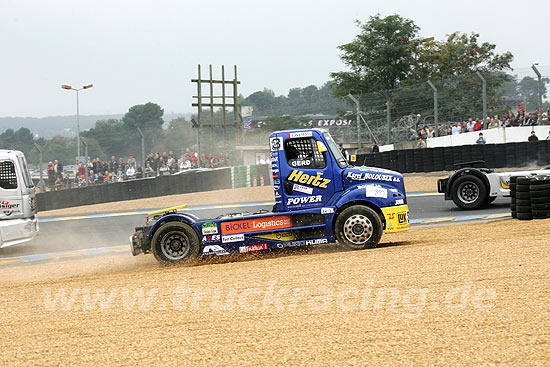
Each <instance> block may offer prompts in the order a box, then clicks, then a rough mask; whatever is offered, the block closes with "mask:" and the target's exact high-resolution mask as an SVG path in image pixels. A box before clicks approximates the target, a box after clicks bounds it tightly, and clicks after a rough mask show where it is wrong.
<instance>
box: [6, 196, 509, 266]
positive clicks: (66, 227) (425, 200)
mask: <svg viewBox="0 0 550 367" xmlns="http://www.w3.org/2000/svg"><path fill="white" fill-rule="evenodd" d="M408 205H409V209H410V219H411V223H412V224H413V225H422V224H440V223H448V222H463V221H467V220H480V219H487V218H499V217H502V216H504V215H505V214H506V213H509V199H508V198H499V199H497V200H496V201H495V202H494V203H493V204H491V205H489V206H487V207H486V208H483V209H480V210H461V209H458V208H457V207H456V206H455V205H454V204H453V202H452V201H446V200H444V199H443V196H442V195H441V194H437V193H411V194H409V195H408ZM271 207H272V203H246V204H243V203H235V204H227V205H218V206H212V205H211V206H202V207H190V208H189V210H188V211H189V212H191V213H193V214H195V215H197V216H199V217H201V218H213V217H216V216H219V215H221V214H227V213H236V212H250V213H253V212H257V211H259V210H262V209H263V210H270V209H271ZM156 209H158V208H152V209H150V210H156ZM76 210H77V209H75V211H76ZM147 211H149V210H144V211H141V212H126V213H123V212H122V213H102V214H96V215H82V216H78V215H75V216H72V217H57V218H40V235H39V236H38V237H37V238H36V239H35V240H33V241H31V242H28V243H26V244H23V245H18V246H13V247H7V248H4V249H0V260H2V259H3V260H6V259H7V258H11V257H20V256H27V258H28V259H29V261H33V260H34V258H33V256H36V257H37V258H36V259H40V256H41V255H40V254H46V253H55V252H61V251H75V250H81V251H84V252H83V253H84V254H88V255H94V254H95V253H101V252H102V251H104V250H101V249H102V248H109V247H112V248H114V247H118V248H120V247H121V246H123V245H128V243H129V242H128V238H129V236H130V235H131V234H132V233H133V229H134V227H135V226H139V225H142V224H144V221H145V214H144V213H146V212H147Z"/></svg>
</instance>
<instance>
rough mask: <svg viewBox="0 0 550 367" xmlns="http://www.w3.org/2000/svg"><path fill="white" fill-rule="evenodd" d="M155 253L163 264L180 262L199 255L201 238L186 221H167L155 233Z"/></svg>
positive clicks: (152, 242)
mask: <svg viewBox="0 0 550 367" xmlns="http://www.w3.org/2000/svg"><path fill="white" fill-rule="evenodd" d="M151 245H152V248H153V255H155V258H156V259H157V260H158V261H159V262H161V263H163V264H167V265H170V264H179V263H183V262H186V261H188V260H189V259H192V258H195V257H197V256H199V253H200V240H199V236H198V235H197V233H196V232H195V231H194V230H193V228H191V226H189V225H188V224H186V223H182V222H166V223H164V224H162V225H161V226H160V227H159V228H158V229H157V230H156V232H155V234H154V235H153V238H152V241H151Z"/></svg>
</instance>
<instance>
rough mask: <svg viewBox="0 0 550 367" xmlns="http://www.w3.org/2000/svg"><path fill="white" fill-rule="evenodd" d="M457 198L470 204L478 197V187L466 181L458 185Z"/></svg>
mask: <svg viewBox="0 0 550 367" xmlns="http://www.w3.org/2000/svg"><path fill="white" fill-rule="evenodd" d="M458 198H459V199H460V201H462V202H463V203H464V204H471V203H473V202H475V201H476V200H477V199H478V198H479V187H478V186H477V185H476V184H475V183H473V182H471V181H466V182H463V183H461V184H460V186H458Z"/></svg>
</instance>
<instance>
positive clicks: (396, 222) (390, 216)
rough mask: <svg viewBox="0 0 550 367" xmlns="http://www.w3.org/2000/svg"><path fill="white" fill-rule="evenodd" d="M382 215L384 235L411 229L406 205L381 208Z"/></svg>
mask: <svg viewBox="0 0 550 367" xmlns="http://www.w3.org/2000/svg"><path fill="white" fill-rule="evenodd" d="M382 214H384V218H385V219H386V229H385V230H384V232H385V233H394V232H401V231H404V230H407V229H409V228H410V227H411V224H410V222H409V206H408V205H398V206H388V207H386V208H382Z"/></svg>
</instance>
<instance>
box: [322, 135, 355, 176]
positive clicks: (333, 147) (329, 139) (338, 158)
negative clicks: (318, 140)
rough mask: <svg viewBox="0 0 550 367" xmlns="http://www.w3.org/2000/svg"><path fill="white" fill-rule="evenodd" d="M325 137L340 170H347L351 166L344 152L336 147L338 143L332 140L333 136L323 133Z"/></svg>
mask: <svg viewBox="0 0 550 367" xmlns="http://www.w3.org/2000/svg"><path fill="white" fill-rule="evenodd" d="M323 136H324V137H325V140H326V141H327V143H328V148H329V149H330V151H331V152H332V155H333V156H334V158H335V159H336V163H338V166H339V167H340V168H346V167H347V166H349V164H348V161H346V158H344V156H343V155H342V152H341V151H340V149H338V147H337V146H336V143H335V142H334V139H332V136H330V134H329V133H323Z"/></svg>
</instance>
